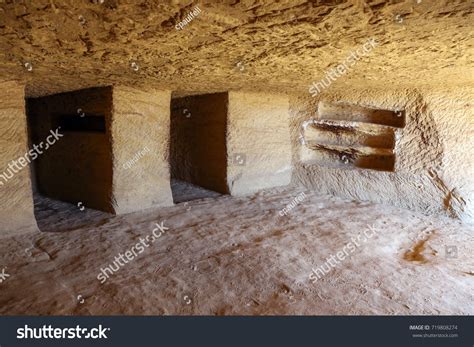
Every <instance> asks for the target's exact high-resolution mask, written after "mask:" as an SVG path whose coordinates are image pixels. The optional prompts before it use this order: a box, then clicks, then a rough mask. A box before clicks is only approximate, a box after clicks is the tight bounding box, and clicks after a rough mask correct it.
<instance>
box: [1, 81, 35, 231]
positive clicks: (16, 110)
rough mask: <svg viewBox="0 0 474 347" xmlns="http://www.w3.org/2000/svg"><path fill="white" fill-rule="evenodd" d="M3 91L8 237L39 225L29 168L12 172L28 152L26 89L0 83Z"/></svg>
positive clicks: (5, 227)
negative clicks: (34, 209)
mask: <svg viewBox="0 0 474 347" xmlns="http://www.w3.org/2000/svg"><path fill="white" fill-rule="evenodd" d="M0 90H1V93H0V174H1V175H2V177H1V178H0V237H5V236H10V235H15V234H18V233H20V232H27V231H33V230H36V221H35V216H34V211H33V194H32V188H31V181H30V169H29V166H28V165H26V166H23V167H22V169H21V170H18V169H17V168H16V167H15V168H14V170H15V171H17V172H16V173H15V172H14V171H9V164H10V163H11V162H12V161H13V160H18V159H19V158H20V157H24V156H25V154H26V153H27V152H28V137H27V126H26V124H27V123H26V115H25V99H24V98H25V95H24V88H23V86H22V85H20V84H18V83H16V82H13V81H8V82H0ZM24 160H25V159H23V160H22V163H20V164H25V163H26V162H25V161H24ZM5 179H6V180H5Z"/></svg>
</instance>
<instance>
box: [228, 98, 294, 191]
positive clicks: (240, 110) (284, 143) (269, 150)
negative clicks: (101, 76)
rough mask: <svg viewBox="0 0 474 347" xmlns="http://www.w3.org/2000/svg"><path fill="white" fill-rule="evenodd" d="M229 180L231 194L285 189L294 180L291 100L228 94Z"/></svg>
mask: <svg viewBox="0 0 474 347" xmlns="http://www.w3.org/2000/svg"><path fill="white" fill-rule="evenodd" d="M227 155H228V159H227V165H228V169H227V181H228V186H229V190H230V192H231V194H232V195H244V194H249V193H252V192H255V191H257V190H260V189H265V188H271V187H277V186H284V185H287V184H289V183H290V181H291V171H292V165H291V143H290V131H289V99H288V97H287V96H283V95H277V94H263V93H242V92H229V109H228V123H227Z"/></svg>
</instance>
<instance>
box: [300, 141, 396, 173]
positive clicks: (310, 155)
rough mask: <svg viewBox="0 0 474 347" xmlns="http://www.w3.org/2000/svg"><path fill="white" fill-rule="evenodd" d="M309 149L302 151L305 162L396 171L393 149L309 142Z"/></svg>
mask: <svg viewBox="0 0 474 347" xmlns="http://www.w3.org/2000/svg"><path fill="white" fill-rule="evenodd" d="M306 146H307V150H306V151H304V152H303V153H302V160H303V162H304V163H305V164H310V165H311V164H317V165H324V166H326V167H333V168H341V169H353V168H355V167H356V168H361V169H372V170H378V171H394V169H395V155H394V153H393V152H392V150H391V149H386V148H372V147H361V146H359V147H357V148H354V147H345V146H336V145H321V144H318V143H314V142H308V143H307V145H306Z"/></svg>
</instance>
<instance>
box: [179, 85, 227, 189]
mask: <svg viewBox="0 0 474 347" xmlns="http://www.w3.org/2000/svg"><path fill="white" fill-rule="evenodd" d="M227 103H228V94H227V93H217V94H207V95H197V96H188V97H184V98H177V99H173V100H172V102H171V105H172V106H171V110H172V112H171V150H170V164H171V172H172V177H173V178H177V179H181V180H184V181H187V182H191V183H193V184H196V185H199V186H201V187H204V188H207V189H211V190H214V191H217V192H220V193H223V194H225V193H229V189H228V186H227V179H226V178H227V150H226V148H227V144H226V128H227Z"/></svg>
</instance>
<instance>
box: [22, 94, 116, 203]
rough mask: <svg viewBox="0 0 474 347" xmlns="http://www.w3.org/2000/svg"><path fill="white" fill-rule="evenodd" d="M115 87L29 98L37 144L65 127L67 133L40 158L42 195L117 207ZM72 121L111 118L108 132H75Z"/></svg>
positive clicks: (38, 174) (37, 168)
mask: <svg viewBox="0 0 474 347" xmlns="http://www.w3.org/2000/svg"><path fill="white" fill-rule="evenodd" d="M111 102H112V91H111V88H91V89H84V90H79V91H75V92H70V93H62V94H56V95H52V96H47V97H42V98H36V99H29V100H28V118H29V123H30V128H31V133H32V143H35V144H39V143H40V142H41V141H44V142H45V140H46V138H47V136H48V135H50V131H51V130H55V129H57V128H58V127H60V126H62V129H60V131H59V132H60V133H61V134H63V135H64V136H63V137H61V138H60V139H59V140H58V141H57V143H55V144H54V145H51V146H50V147H49V148H48V149H47V150H46V151H45V152H44V154H42V155H41V156H40V157H39V158H38V160H37V161H36V162H35V171H36V178H37V186H38V190H39V192H41V193H42V194H44V195H46V196H49V197H52V198H55V199H58V200H63V201H68V202H71V203H73V204H78V203H79V202H81V203H82V205H84V206H86V207H90V208H95V209H99V210H103V211H107V212H113V211H114V210H113V206H112V203H111V192H112V153H111V144H110V141H109V138H110V129H109V128H110V122H111ZM64 116H67V119H66V122H67V123H71V122H73V123H74V122H88V121H89V120H91V119H94V120H97V118H93V117H96V116H102V117H104V118H105V129H104V131H91V130H90V129H89V130H87V131H83V130H81V131H71V130H68V129H67V128H65V124H63V122H64V118H63V117H64Z"/></svg>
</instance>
